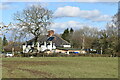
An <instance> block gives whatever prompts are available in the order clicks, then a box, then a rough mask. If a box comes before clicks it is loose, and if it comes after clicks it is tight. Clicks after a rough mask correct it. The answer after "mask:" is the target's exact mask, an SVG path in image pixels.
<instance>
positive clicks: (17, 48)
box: [4, 42, 22, 52]
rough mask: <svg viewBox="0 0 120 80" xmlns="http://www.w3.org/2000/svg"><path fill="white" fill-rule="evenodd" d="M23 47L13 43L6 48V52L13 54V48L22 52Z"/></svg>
mask: <svg viewBox="0 0 120 80" xmlns="http://www.w3.org/2000/svg"><path fill="white" fill-rule="evenodd" d="M21 45H22V43H17V42H14V43H11V44H9V45H7V46H5V47H4V51H6V52H12V48H14V51H21V50H22V48H21Z"/></svg>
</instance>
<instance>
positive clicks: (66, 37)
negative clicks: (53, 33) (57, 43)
mask: <svg viewBox="0 0 120 80" xmlns="http://www.w3.org/2000/svg"><path fill="white" fill-rule="evenodd" d="M69 33H70V31H69V29H68V28H67V29H65V30H64V32H63V34H62V36H61V37H62V38H63V39H64V40H66V41H68V42H70V39H69Z"/></svg>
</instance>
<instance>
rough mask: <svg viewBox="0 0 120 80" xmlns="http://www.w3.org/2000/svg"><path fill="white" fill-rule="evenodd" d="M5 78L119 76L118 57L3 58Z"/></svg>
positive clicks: (3, 74) (3, 75)
mask: <svg viewBox="0 0 120 80" xmlns="http://www.w3.org/2000/svg"><path fill="white" fill-rule="evenodd" d="M2 63H3V66H2V67H3V72H2V77H3V78H118V58H113V57H39V58H37V57H36V58H3V60H2Z"/></svg>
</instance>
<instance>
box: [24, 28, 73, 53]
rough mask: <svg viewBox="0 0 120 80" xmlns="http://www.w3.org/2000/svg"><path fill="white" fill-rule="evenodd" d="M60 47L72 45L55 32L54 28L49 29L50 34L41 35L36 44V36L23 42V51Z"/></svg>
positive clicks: (39, 50)
mask: <svg viewBox="0 0 120 80" xmlns="http://www.w3.org/2000/svg"><path fill="white" fill-rule="evenodd" d="M58 47H63V48H70V47H71V45H70V43H68V42H67V41H65V40H64V39H62V38H61V37H60V36H59V35H57V34H54V31H53V30H50V31H48V35H41V36H39V38H38V40H37V44H36V46H35V38H33V39H31V40H29V41H27V42H25V43H24V44H23V53H29V52H34V51H35V52H44V51H46V50H49V51H51V50H55V49H56V48H58Z"/></svg>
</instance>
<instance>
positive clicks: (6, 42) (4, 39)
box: [3, 35, 8, 46]
mask: <svg viewBox="0 0 120 80" xmlns="http://www.w3.org/2000/svg"><path fill="white" fill-rule="evenodd" d="M7 44H8V41H7V39H6V37H5V35H4V37H3V46H6V45H7Z"/></svg>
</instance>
